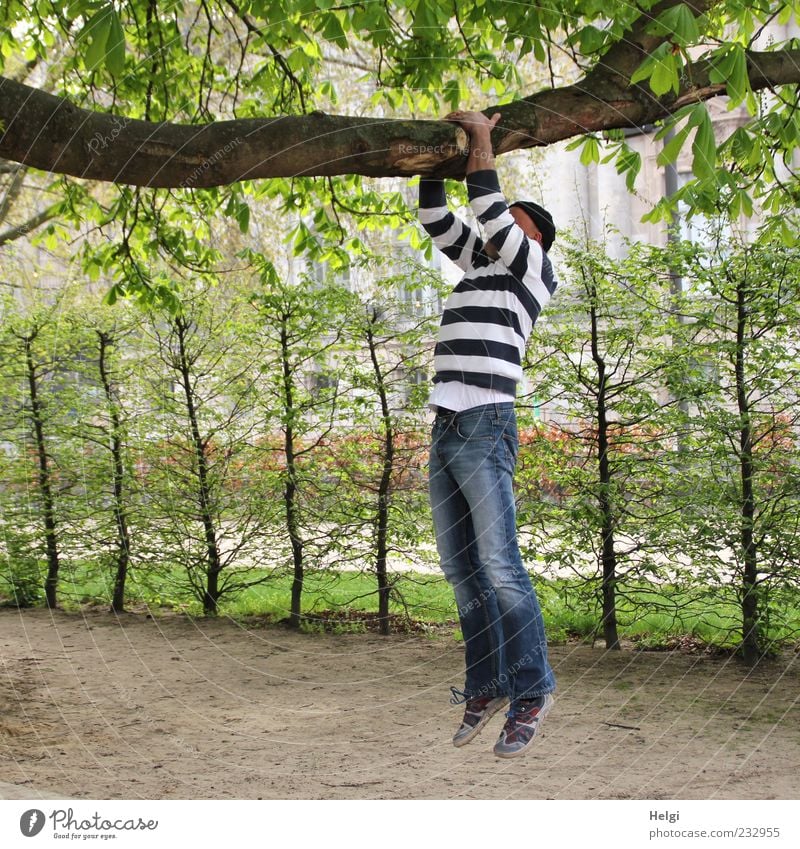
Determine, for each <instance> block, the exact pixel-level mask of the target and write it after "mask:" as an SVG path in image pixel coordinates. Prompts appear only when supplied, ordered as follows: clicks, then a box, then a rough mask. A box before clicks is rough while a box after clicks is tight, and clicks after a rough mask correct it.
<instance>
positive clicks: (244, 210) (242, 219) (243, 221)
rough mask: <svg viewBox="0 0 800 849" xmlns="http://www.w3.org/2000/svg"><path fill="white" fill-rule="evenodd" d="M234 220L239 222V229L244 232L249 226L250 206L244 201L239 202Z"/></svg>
mask: <svg viewBox="0 0 800 849" xmlns="http://www.w3.org/2000/svg"><path fill="white" fill-rule="evenodd" d="M236 220H237V221H238V222H239V229H240V230H241V231H242V233H246V232H247V230H248V228H249V227H250V207H249V206H248V205H247V204H246V203H241V204H239V209H238V210H237V212H236Z"/></svg>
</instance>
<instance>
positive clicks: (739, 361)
mask: <svg viewBox="0 0 800 849" xmlns="http://www.w3.org/2000/svg"><path fill="white" fill-rule="evenodd" d="M747 287H748V283H747V281H746V280H744V279H740V280H739V281H738V283H737V287H736V368H735V372H736V403H737V408H738V411H739V421H740V425H739V475H740V480H741V493H740V496H741V502H740V510H741V526H740V541H741V546H742V561H743V572H742V647H741V652H742V657H743V658H744V661H745V663H747V664H749V665H751V666H754V665H755V664H756V663H757V662H758V660H759V657H760V655H761V648H760V646H759V633H758V626H759V605H758V549H757V546H756V542H755V539H754V534H753V529H754V523H755V512H756V509H755V491H754V489H755V488H754V481H753V475H754V470H753V428H752V423H751V420H750V402H749V399H748V397H747V383H746V374H745V349H746V347H747V340H746V339H745V334H746V331H747V314H748V308H747Z"/></svg>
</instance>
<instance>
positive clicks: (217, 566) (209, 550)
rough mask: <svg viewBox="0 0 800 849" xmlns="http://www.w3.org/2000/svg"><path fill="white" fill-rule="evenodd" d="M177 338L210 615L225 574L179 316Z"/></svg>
mask: <svg viewBox="0 0 800 849" xmlns="http://www.w3.org/2000/svg"><path fill="white" fill-rule="evenodd" d="M174 326H175V330H176V332H177V336H178V352H179V356H180V362H179V368H180V374H181V384H182V386H183V392H184V397H185V399H186V413H187V415H188V418H189V426H190V428H191V431H192V445H193V448H194V455H195V460H196V462H197V483H198V492H197V494H198V501H199V504H200V521H201V522H202V523H203V531H204V533H205V542H206V558H207V560H206V586H205V588H204V591H203V610H204V612H205V613H207V614H215V613H216V612H217V605H218V602H219V574H220V572H221V571H222V566H221V558H220V552H219V543H218V541H217V529H216V525H215V522H214V513H213V507H212V497H211V487H210V484H209V480H208V457H207V456H206V449H207V448H208V445H207V443H206V441H205V440H204V439H203V438H202V437H201V435H200V426H199V425H198V422H197V405H196V403H195V392H194V389H193V388H192V379H191V370H190V367H189V359H188V356H187V353H186V334H187V331H188V329H189V326H188V324H187V323H186V322H185V321H184V319H183V318H181V317H180V316H178V318H176V319H175V322H174Z"/></svg>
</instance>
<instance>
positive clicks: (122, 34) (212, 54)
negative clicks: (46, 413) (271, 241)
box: [0, 0, 800, 295]
mask: <svg viewBox="0 0 800 849" xmlns="http://www.w3.org/2000/svg"><path fill="white" fill-rule="evenodd" d="M799 25H800V5H798V3H797V2H796V0H793V2H788V3H784V2H782V0H760V1H759V2H758V3H756V4H753V3H752V2H750V1H749V0H747V2H745V0H719V2H712V0H687V2H675V0H660V2H657V3H650V2H648V0H642V2H638V3H628V2H615V3H613V4H612V5H609V3H608V2H600V0H545V2H542V3H538V4H536V5H533V4H528V3H520V2H510V0H493V2H492V3H491V4H487V3H486V2H485V0H470V2H461V0H458V2H452V3H429V2H427V0H392V2H389V1H388V0H386V2H383V0H381V2H378V0H360V1H359V2H347V0H69V2H66V0H64V2H59V0H32V1H31V0H25V2H22V0H2V2H0V157H1V158H2V159H0V179H3V180H4V181H5V182H6V184H7V185H6V193H5V197H4V198H3V200H2V202H1V203H0V245H2V244H4V243H7V242H9V241H12V240H14V239H17V238H20V237H23V236H26V235H27V234H29V233H31V232H32V231H35V230H36V229H37V228H40V227H41V226H42V224H44V223H47V222H51V223H50V224H49V227H50V228H51V229H52V227H53V223H52V222H53V219H59V220H61V221H66V220H69V219H71V220H72V221H73V222H76V223H77V222H82V221H87V220H89V221H94V222H95V223H96V224H97V225H98V226H99V227H103V226H105V225H106V224H109V223H110V222H114V225H115V226H117V227H121V228H122V239H121V241H120V242H118V243H117V244H116V245H115V246H109V245H101V251H100V253H98V252H97V251H96V250H94V249H93V251H92V253H91V255H89V254H87V255H86V260H85V264H86V267H87V269H88V271H89V273H90V274H94V275H97V274H98V273H99V271H100V269H103V270H104V271H109V270H111V269H114V274H115V276H116V277H117V279H119V280H125V281H126V285H127V286H129V287H130V286H133V287H136V286H143V287H144V289H145V290H147V291H151V290H152V288H153V287H154V286H156V287H158V286H159V285H160V284H158V282H157V281H154V280H153V279H152V274H151V272H150V271H149V270H148V269H149V266H150V265H152V263H151V262H150V261H149V259H148V254H153V253H154V252H157V251H159V250H161V251H162V253H163V252H164V251H166V254H167V255H168V259H169V260H170V261H175V262H176V263H177V265H178V266H179V267H180V268H193V269H201V268H202V269H209V268H210V267H211V264H212V260H213V259H214V250H213V248H211V246H210V244H209V241H208V239H207V238H206V236H207V231H206V230H204V228H203V226H202V225H198V222H200V221H203V220H209V218H210V216H213V215H216V214H217V213H222V214H223V215H226V216H228V217H230V218H232V219H233V220H235V221H236V222H237V223H238V225H239V227H240V228H241V229H242V231H246V230H247V229H248V225H249V219H250V207H251V201H252V199H254V198H272V199H276V200H277V201H278V202H279V203H280V204H281V205H282V206H283V208H284V209H285V210H288V211H290V212H291V213H293V214H295V213H296V215H294V217H293V218H292V221H293V222H294V220H295V219H296V218H297V217H298V216H299V218H300V220H301V224H300V225H299V227H298V228H297V230H296V231H294V232H293V233H292V238H294V240H295V247H296V248H297V249H299V250H304V251H309V250H310V251H312V253H313V251H314V250H316V247H315V245H317V244H318V243H317V240H318V239H320V238H322V239H323V240H324V239H325V238H326V235H332V236H333V239H332V240H329V244H331V243H332V242H338V245H339V247H340V248H341V246H342V245H345V242H346V240H347V239H350V240H351V242H350V245H349V246H347V245H345V247H346V248H347V247H349V249H350V250H351V251H352V250H357V248H358V240H357V239H356V238H355V237H354V230H355V229H356V228H354V227H352V226H350V225H349V224H348V225H347V226H345V225H344V224H343V222H342V221H341V220H340V216H355V220H360V221H361V223H362V225H363V226H366V227H378V226H380V227H394V228H396V229H397V228H399V229H401V230H402V228H403V227H404V226H405V227H406V233H407V234H408V233H409V232H410V225H409V216H408V210H407V206H406V199H405V198H404V197H403V196H402V195H401V194H400V193H398V192H397V191H396V186H394V185H393V184H392V183H383V184H381V185H380V188H377V187H376V183H375V182H370V181H368V180H366V179H365V178H370V177H371V178H380V177H397V176H401V177H402V176H411V175H415V174H436V175H440V176H453V177H461V176H463V172H464V167H465V161H466V160H465V147H466V145H467V138H466V135H465V134H464V132H463V131H462V130H461V129H460V128H457V127H455V126H454V125H452V124H450V123H447V122H445V121H442V120H441V115H442V114H443V112H445V111H447V110H449V109H452V108H456V107H463V106H465V105H469V106H470V107H472V108H483V109H484V111H486V112H487V113H493V112H495V111H499V112H500V113H501V115H502V118H501V120H500V122H499V123H498V125H497V127H496V128H495V131H494V138H493V143H494V147H495V150H496V152H497V153H498V154H503V153H508V152H510V151H513V150H519V149H523V148H534V147H542V146H547V145H550V144H553V143H554V142H557V141H560V140H564V139H570V138H572V139H573V142H572V144H573V145H575V146H579V147H581V160H582V161H583V162H584V163H589V162H612V163H613V164H614V165H615V166H616V168H617V170H618V171H619V172H620V173H621V174H624V175H625V177H626V180H627V184H628V187H629V188H633V187H634V184H635V180H636V176H637V174H638V173H639V170H640V168H641V158H640V154H639V153H638V152H637V151H636V150H634V149H633V148H632V147H631V146H630V145H629V144H628V141H627V137H626V132H625V131H626V130H631V129H632V130H634V131H636V130H641V129H647V130H652V129H653V128H654V127H658V128H659V132H660V133H661V134H662V135H663V136H664V138H665V144H664V148H663V151H662V153H661V156H660V159H659V163H660V164H665V163H668V162H670V161H674V160H675V159H676V158H677V156H678V155H679V152H680V150H681V148H682V147H684V146H688V145H691V155H692V161H693V171H694V177H695V179H694V180H693V181H691V182H690V183H689V184H687V185H685V186H683V187H682V188H681V189H680V191H679V193H677V194H676V195H674V196H673V197H671V198H668V199H665V200H664V201H663V202H662V203H660V204H659V205H658V206H657V207H656V208H655V210H654V211H653V213H652V217H653V219H654V220H658V219H659V218H662V219H663V220H666V221H668V220H670V215H671V213H672V208H673V207H674V204H676V203H677V202H678V201H682V202H683V203H685V204H686V205H688V207H689V208H690V209H691V210H693V211H700V212H717V211H720V210H721V209H725V210H727V211H728V212H732V213H733V214H734V215H737V214H739V213H741V212H744V213H745V214H749V213H750V212H751V211H752V210H753V208H754V205H756V204H760V205H761V207H762V208H763V209H765V210H766V211H767V212H775V211H777V210H778V209H781V208H784V209H785V208H786V207H787V204H788V205H789V206H792V207H794V206H796V205H797V204H796V198H797V190H798V189H797V180H796V176H795V172H794V170H793V168H794V166H795V165H796V162H797V153H796V149H797V144H798V138H800V110H798V93H797V84H798V82H800V42H799V41H798V39H796V38H794V37H792V33H796V32H800V29H798V26H799ZM713 98H727V101H726V102H727V104H728V106H729V107H730V108H731V109H738V110H739V111H740V112H741V113H742V116H743V117H742V119H741V120H740V121H738V122H737V126H736V128H735V129H733V130H732V131H731V132H730V135H728V137H727V138H719V137H718V136H717V135H716V134H715V129H714V126H713V124H712V120H711V117H710V114H709V111H708V108H707V102H708V101H709V100H710V99H713ZM3 160H5V162H3ZM32 169H37V170H38V172H40V173H39V180H40V184H41V180H42V179H44V175H43V174H42V172H44V173H45V174H46V173H50V174H53V175H56V176H55V182H53V183H51V184H50V185H49V186H47V187H46V192H47V194H46V195H45V197H46V201H47V202H46V203H42V201H41V200H37V201H36V202H34V203H28V204H27V205H18V209H22V207H23V206H24V207H25V208H24V213H21V212H15V213H14V214H13V215H11V214H10V210H11V209H12V207H13V201H15V199H17V198H18V196H19V195H20V192H21V188H22V185H23V177H24V175H25V174H26V173H30V172H31V170H32ZM3 175H6V176H5V177H4V176H3ZM76 178H77V179H76ZM265 178H266V179H265ZM97 181H100V185H102V182H103V181H105V182H106V183H107V184H116V186H117V188H116V190H115V192H116V195H115V196H113V197H112V195H113V193H109V191H107V190H99V189H98V188H97V186H98V182H97ZM152 190H156V191H157V192H162V194H160V195H153V194H152ZM164 190H166V192H167V194H166V195H164V194H163V191H164ZM200 190H202V191H200ZM142 192H145V193H146V194H141V193H142ZM156 197H158V198H160V199H158V200H156V199H154V198H156ZM54 198H55V202H54ZM670 204H672V205H673V207H671V206H670ZM167 211H168V212H169V215H167V214H166V213H167ZM308 216H313V222H314V223H313V227H312V228H310V227H308V226H307V223H306V221H307V219H308ZM292 226H295V225H294V223H292ZM190 229H193V230H194V231H195V233H194V235H191V234H189V233H188V230H190ZM154 233H155V238H153V234H154ZM780 235H781V236H782V238H783V239H784V241H785V242H791V241H792V240H793V239H794V238H795V236H794V231H793V228H792V227H790V226H784V227H783V228H782V230H781V232H780ZM409 238H411V239H412V242H413V239H414V237H413V236H410V237H409ZM115 239H116V236H115ZM137 239H138V242H137ZM353 239H355V241H353ZM417 244H418V242H417ZM103 251H104V252H105V253H103ZM151 258H152V257H150V259H151ZM162 290H163V291H166V289H165V288H164V286H162ZM112 295H113V293H112Z"/></svg>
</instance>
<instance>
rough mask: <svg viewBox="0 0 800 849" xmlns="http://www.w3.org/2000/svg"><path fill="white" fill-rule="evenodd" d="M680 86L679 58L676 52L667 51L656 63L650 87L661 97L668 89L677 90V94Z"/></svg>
mask: <svg viewBox="0 0 800 849" xmlns="http://www.w3.org/2000/svg"><path fill="white" fill-rule="evenodd" d="M679 87H680V80H679V79H678V60H677V58H676V57H675V55H674V54H672V53H667V54H665V56H664V57H663V58H662V59H661V60H660V61H658V62H656V63H655V66H654V68H653V74H652V76H651V77H650V88H651V89H653V94H655V95H657V96H658V97H661V96H662V95H664V94H666V93H667V92H668V91H675V93H676V94H677V92H678V89H679Z"/></svg>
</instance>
